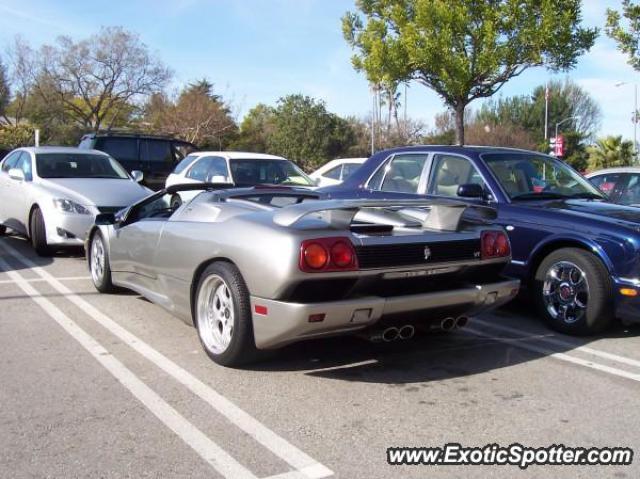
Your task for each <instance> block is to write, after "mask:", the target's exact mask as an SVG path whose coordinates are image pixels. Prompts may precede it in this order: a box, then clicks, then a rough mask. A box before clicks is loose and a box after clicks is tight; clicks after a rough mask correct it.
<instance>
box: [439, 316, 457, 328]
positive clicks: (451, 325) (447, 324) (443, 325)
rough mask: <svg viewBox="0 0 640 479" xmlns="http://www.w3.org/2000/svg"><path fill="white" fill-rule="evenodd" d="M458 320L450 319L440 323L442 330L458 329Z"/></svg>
mask: <svg viewBox="0 0 640 479" xmlns="http://www.w3.org/2000/svg"><path fill="white" fill-rule="evenodd" d="M456 324H457V321H456V318H452V317H448V318H444V319H443V320H442V321H440V329H442V330H443V331H452V330H453V329H454V328H455V327H456Z"/></svg>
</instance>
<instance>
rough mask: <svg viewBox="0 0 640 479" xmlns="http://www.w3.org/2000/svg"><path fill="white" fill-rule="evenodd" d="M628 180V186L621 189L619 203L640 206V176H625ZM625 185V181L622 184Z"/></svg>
mask: <svg viewBox="0 0 640 479" xmlns="http://www.w3.org/2000/svg"><path fill="white" fill-rule="evenodd" d="M624 176H626V177H627V178H628V182H627V185H626V186H622V187H621V188H620V199H619V200H618V202H619V203H622V204H623V205H640V175H624ZM622 183H624V181H623V182H622Z"/></svg>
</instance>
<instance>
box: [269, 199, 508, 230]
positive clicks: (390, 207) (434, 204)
mask: <svg viewBox="0 0 640 479" xmlns="http://www.w3.org/2000/svg"><path fill="white" fill-rule="evenodd" d="M465 212H470V213H471V215H472V217H475V218H477V219H481V220H494V219H495V218H496V217H497V213H496V210H495V209H494V208H491V207H489V206H481V205H471V204H469V203H464V202H462V201H455V200H317V201H309V202H304V203H299V204H295V205H291V206H286V207H284V208H282V209H280V210H278V211H276V212H275V213H274V216H273V221H274V222H275V223H276V224H279V225H281V226H287V227H296V226H297V225H299V224H300V222H301V221H302V220H303V219H304V218H308V217H315V218H317V219H322V220H324V221H326V222H327V223H329V226H330V227H332V228H336V229H346V228H349V227H350V226H351V224H352V223H353V222H354V221H356V222H362V223H370V224H379V225H389V226H402V227H422V228H423V229H435V230H443V231H458V229H459V228H460V223H461V221H462V218H463V216H464V214H465Z"/></svg>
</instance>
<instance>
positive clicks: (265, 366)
mask: <svg viewBox="0 0 640 479" xmlns="http://www.w3.org/2000/svg"><path fill="white" fill-rule="evenodd" d="M0 258H1V260H0V270H2V272H0V384H1V387H0V476H1V477H7V478H9V477H11V478H22V477H56V478H58V477H65V478H67V477H137V478H138V477H163V478H164V477H207V478H215V477H248V478H254V477H255V478H272V477H273V478H275V477H277V478H281V479H285V478H286V479H289V478H291V479H293V478H311V477H317V478H320V477H340V478H377V477H483V478H484V477H549V476H552V477H560V478H562V477H585V478H587V477H588V478H592V477H618V478H624V477H628V478H634V477H640V465H639V460H638V459H637V458H634V463H633V464H632V465H630V466H566V467H565V466H552V467H551V466H531V467H530V468H528V469H527V470H524V471H523V470H520V469H518V468H517V467H515V466H498V467H489V466H466V467H462V466H389V465H387V462H386V449H387V448H388V447H391V446H442V445H444V444H446V443H451V442H458V443H461V444H463V445H466V446H484V445H485V444H490V443H498V444H500V445H509V444H511V443H514V442H519V443H522V444H524V445H527V446H548V445H552V444H564V445H571V446H584V447H591V446H597V447H604V446H627V447H631V448H633V449H634V450H635V451H636V452H637V451H638V450H640V434H639V433H638V429H639V427H640V420H638V418H637V416H638V411H639V410H640V327H624V326H622V325H617V326H616V327H615V328H614V329H613V330H612V331H609V332H608V333H607V334H606V335H604V336H600V337H592V338H572V337H565V336H562V335H558V334H555V333H551V332H549V331H548V330H547V329H545V327H544V326H542V325H541V324H539V322H538V321H537V320H536V319H535V317H533V316H531V315H530V314H528V312H527V310H528V308H527V307H526V306H522V305H515V306H509V307H507V308H505V309H503V310H499V311H498V312H497V313H495V314H491V315H484V316H482V317H479V318H476V320H474V321H472V322H470V324H469V326H468V327H467V328H465V329H462V330H458V331H456V332H453V333H447V334H430V335H424V336H421V337H416V338H414V339H412V340H410V341H398V342H395V343H392V344H390V345H384V346H380V345H373V344H370V343H366V342H364V341H362V340H360V339H356V338H338V339H331V340H324V341H314V342H307V343H304V344H297V345H293V346H290V347H288V348H285V349H284V350H282V351H280V352H279V353H278V354H277V355H275V356H274V357H272V358H270V359H268V360H266V361H264V362H262V363H260V364H257V365H254V366H252V367H251V368H250V369H244V370H234V369H226V368H223V367H220V366H217V365H215V364H214V363H212V362H211V361H210V360H209V359H208V358H207V357H206V355H205V353H204V352H203V350H202V348H201V347H200V344H199V342H198V339H197V336H196V332H195V330H194V329H193V328H191V327H189V326H187V325H185V324H184V323H182V322H181V321H179V320H177V319H175V318H173V317H172V316H171V315H170V314H168V313H167V312H165V311H164V310H162V309H161V308H159V307H158V306H155V305H153V304H151V303H149V302H148V301H146V300H144V299H142V298H141V297H139V296H138V295H136V294H121V295H100V294H98V293H97V292H96V291H95V289H94V288H93V285H92V283H91V280H90V278H89V273H88V271H87V269H86V267H85V262H84V258H83V257H82V254H81V252H78V251H70V252H66V253H64V254H58V255H56V256H55V257H54V258H39V257H37V256H35V255H34V253H33V252H32V250H31V248H30V247H29V245H28V244H27V243H26V242H25V241H24V240H22V239H20V238H17V237H4V238H0Z"/></svg>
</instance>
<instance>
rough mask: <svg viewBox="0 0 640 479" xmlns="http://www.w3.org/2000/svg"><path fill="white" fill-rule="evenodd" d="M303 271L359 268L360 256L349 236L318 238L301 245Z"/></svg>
mask: <svg viewBox="0 0 640 479" xmlns="http://www.w3.org/2000/svg"><path fill="white" fill-rule="evenodd" d="M299 266H300V270H301V271H305V272H307V273H324V272H328V271H353V270H356V269H358V258H357V256H356V251H355V250H354V248H353V244H352V243H351V240H349V238H342V237H336V238H318V239H312V240H305V241H303V242H302V244H301V245H300V261H299Z"/></svg>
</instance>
